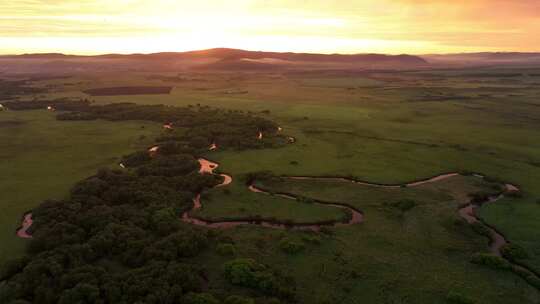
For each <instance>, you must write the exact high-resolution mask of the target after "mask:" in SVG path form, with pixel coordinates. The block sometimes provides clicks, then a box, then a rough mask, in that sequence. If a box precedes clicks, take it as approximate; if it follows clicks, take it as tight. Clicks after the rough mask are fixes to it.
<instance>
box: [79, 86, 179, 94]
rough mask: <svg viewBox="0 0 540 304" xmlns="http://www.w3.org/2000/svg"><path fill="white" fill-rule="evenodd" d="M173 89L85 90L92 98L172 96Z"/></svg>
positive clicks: (110, 88)
mask: <svg viewBox="0 0 540 304" xmlns="http://www.w3.org/2000/svg"><path fill="white" fill-rule="evenodd" d="M171 90H172V87H154V86H133V87H109V88H95V89H88V90H84V91H83V93H86V94H88V95H91V96H116V95H161V94H170V93H171Z"/></svg>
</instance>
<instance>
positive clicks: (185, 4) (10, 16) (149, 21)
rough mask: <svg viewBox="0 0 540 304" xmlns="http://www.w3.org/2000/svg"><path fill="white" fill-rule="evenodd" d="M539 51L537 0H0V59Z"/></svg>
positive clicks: (539, 12)
mask: <svg viewBox="0 0 540 304" xmlns="http://www.w3.org/2000/svg"><path fill="white" fill-rule="evenodd" d="M214 47H229V48H241V49H248V50H265V51H292V52H310V53H389V54H401V53H409V54H430V53H457V52H478V51H527V52H531V51H540V0H468V1H467V0H373V1H371V0H333V1H328V0H302V1H298V0H292V1H289V0H251V1H250V0H221V1H216V0H198V1H193V0H189V1H184V0H176V1H174V0H0V54H21V53H48V52H61V53H69V54H88V55H90V54H103V53H151V52H163V51H186V50H196V49H206V48H214Z"/></svg>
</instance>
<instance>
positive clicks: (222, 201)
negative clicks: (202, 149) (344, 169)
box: [193, 181, 346, 223]
mask: <svg viewBox="0 0 540 304" xmlns="http://www.w3.org/2000/svg"><path fill="white" fill-rule="evenodd" d="M201 200H202V204H203V208H202V209H200V210H197V211H196V212H194V213H193V215H195V216H197V217H201V218H204V219H209V220H214V221H216V220H218V221H222V220H231V219H245V218H254V217H256V216H261V217H263V218H265V219H270V218H271V219H276V220H279V221H281V222H291V223H292V222H296V223H314V222H320V221H338V220H340V219H341V218H343V217H344V216H346V214H345V213H344V212H343V211H341V209H338V208H333V207H327V206H320V205H314V204H309V203H303V202H298V201H294V200H291V199H287V198H282V197H277V196H270V195H264V194H260V193H254V192H251V191H249V190H248V189H247V187H246V185H244V184H243V183H241V182H239V181H233V183H232V184H231V185H229V186H226V187H218V188H215V189H212V190H210V191H208V192H206V193H205V194H204V196H203V197H202V199H201Z"/></svg>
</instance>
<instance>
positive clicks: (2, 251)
mask: <svg viewBox="0 0 540 304" xmlns="http://www.w3.org/2000/svg"><path fill="white" fill-rule="evenodd" d="M158 131H159V128H158V126H156V125H155V124H150V123H147V122H121V123H116V122H114V123H113V122H106V121H92V122H60V121H57V120H56V119H55V115H54V114H53V113H50V112H47V111H17V112H16V111H6V112H0V141H1V142H2V143H3V144H2V149H1V151H0V159H1V160H2V161H1V162H0V172H2V179H1V180H0V193H2V195H1V199H0V201H1V208H2V209H1V210H2V214H1V215H0V243H1V244H2V246H0V263H3V262H4V261H6V260H7V259H9V258H12V257H15V256H19V255H21V254H22V253H23V248H24V246H25V244H26V243H27V241H25V240H22V239H19V238H17V237H16V235H15V230H16V228H17V227H18V226H19V225H20V224H21V218H22V215H23V214H24V213H25V212H27V211H29V210H31V209H32V208H33V207H35V206H37V205H39V204H40V203H41V202H42V201H43V200H45V199H61V198H63V197H64V196H65V195H66V194H67V191H68V190H69V188H70V187H71V186H72V185H73V184H74V183H75V182H77V181H79V180H81V179H83V178H86V177H88V176H91V175H93V174H94V173H95V172H96V170H97V169H98V168H100V167H105V166H110V165H114V166H116V165H117V162H118V160H119V159H120V157H121V156H122V155H124V154H127V153H129V152H131V151H133V150H135V149H137V148H141V147H142V146H145V145H148V144H149V143H150V141H151V140H153V139H154V137H155V136H156V134H157V132H158Z"/></svg>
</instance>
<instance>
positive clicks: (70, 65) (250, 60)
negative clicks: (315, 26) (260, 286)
mask: <svg viewBox="0 0 540 304" xmlns="http://www.w3.org/2000/svg"><path fill="white" fill-rule="evenodd" d="M0 63H1V64H0V72H1V71H18V72H31V71H41V72H45V71H47V72H71V71H81V70H82V71H110V70H134V71H176V70H179V69H205V70H268V69H293V70H294V69H336V68H338V69H362V68H381V69H384V68H388V69H401V68H411V67H420V66H426V65H428V63H427V62H426V60H424V59H423V58H421V57H418V56H412V55H383V54H352V55H345V54H312V53H280V52H258V51H246V50H239V49H228V48H215V49H208V50H200V51H189V52H166V53H153V54H128V55H123V54H105V55H97V56H77V55H64V54H58V53H47V54H23V55H9V56H0Z"/></svg>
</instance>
